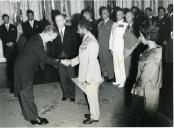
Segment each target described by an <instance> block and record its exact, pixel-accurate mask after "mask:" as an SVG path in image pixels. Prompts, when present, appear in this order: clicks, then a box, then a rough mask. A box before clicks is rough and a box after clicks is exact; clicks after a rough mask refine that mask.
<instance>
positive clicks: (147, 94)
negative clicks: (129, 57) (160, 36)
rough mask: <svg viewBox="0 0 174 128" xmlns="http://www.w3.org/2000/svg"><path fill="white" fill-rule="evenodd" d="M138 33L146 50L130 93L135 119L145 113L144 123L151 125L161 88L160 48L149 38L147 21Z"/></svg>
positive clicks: (140, 60) (141, 57)
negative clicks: (132, 97)
mask: <svg viewBox="0 0 174 128" xmlns="http://www.w3.org/2000/svg"><path fill="white" fill-rule="evenodd" d="M140 31H141V33H140V40H141V42H142V43H143V44H144V45H147V46H148V48H147V49H146V50H145V51H144V52H143V53H142V54H141V55H140V58H139V63H138V74H137V78H136V82H135V84H134V86H133V88H132V91H131V93H132V94H133V96H134V99H133V101H134V102H133V107H134V110H135V111H134V112H136V116H135V117H140V115H141V114H143V113H145V114H146V117H147V118H146V119H148V120H146V121H148V123H149V124H150V125H152V123H154V122H153V121H154V117H155V115H156V112H157V111H158V105H159V92H160V88H161V87H162V47H161V46H159V45H157V44H156V42H155V41H153V40H152V39H151V38H150V34H151V32H150V24H149V22H148V21H145V22H144V23H142V24H141V27H140ZM140 102H141V103H140ZM140 105H141V106H140ZM141 108H142V109H141ZM139 110H140V111H139Z"/></svg>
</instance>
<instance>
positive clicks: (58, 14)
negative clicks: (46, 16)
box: [54, 13, 66, 18]
mask: <svg viewBox="0 0 174 128" xmlns="http://www.w3.org/2000/svg"><path fill="white" fill-rule="evenodd" d="M57 16H62V17H63V18H66V15H65V14H62V13H57V14H55V17H54V18H56V17H57Z"/></svg>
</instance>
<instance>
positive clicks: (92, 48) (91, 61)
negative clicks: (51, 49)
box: [85, 42, 99, 83]
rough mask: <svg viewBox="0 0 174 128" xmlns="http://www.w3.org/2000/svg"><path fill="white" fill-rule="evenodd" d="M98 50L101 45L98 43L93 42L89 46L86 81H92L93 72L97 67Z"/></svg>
mask: <svg viewBox="0 0 174 128" xmlns="http://www.w3.org/2000/svg"><path fill="white" fill-rule="evenodd" d="M98 51H99V47H98V45H97V43H95V42H91V43H90V44H89V46H88V65H87V73H86V79H85V80H86V81H87V82H88V83H90V82H91V81H92V79H93V75H92V74H93V73H94V72H95V69H96V68H97V67H95V65H96V63H97V61H98V59H97V57H98Z"/></svg>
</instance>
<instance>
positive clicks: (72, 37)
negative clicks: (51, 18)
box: [52, 14, 78, 102]
mask: <svg viewBox="0 0 174 128" xmlns="http://www.w3.org/2000/svg"><path fill="white" fill-rule="evenodd" d="M55 22H56V25H57V27H58V30H59V34H58V36H57V38H56V39H55V40H54V41H53V48H52V55H53V56H54V57H56V58H58V59H72V58H74V57H76V56H77V54H78V43H77V34H76V32H75V31H74V30H73V29H72V28H70V27H68V26H65V22H66V21H65V16H64V15H62V14H57V15H56V16H55ZM58 70H59V74H60V84H61V87H62V90H63V98H62V101H65V100H67V98H70V99H71V101H72V102H74V101H75V85H74V83H73V82H72V81H71V78H72V77H73V74H74V68H73V67H72V66H65V65H63V64H60V66H59V68H58Z"/></svg>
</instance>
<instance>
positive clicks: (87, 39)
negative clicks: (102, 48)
mask: <svg viewBox="0 0 174 128" xmlns="http://www.w3.org/2000/svg"><path fill="white" fill-rule="evenodd" d="M84 41H85V44H88V42H90V41H92V39H91V38H90V37H89V36H87V37H86V38H85V40H84Z"/></svg>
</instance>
